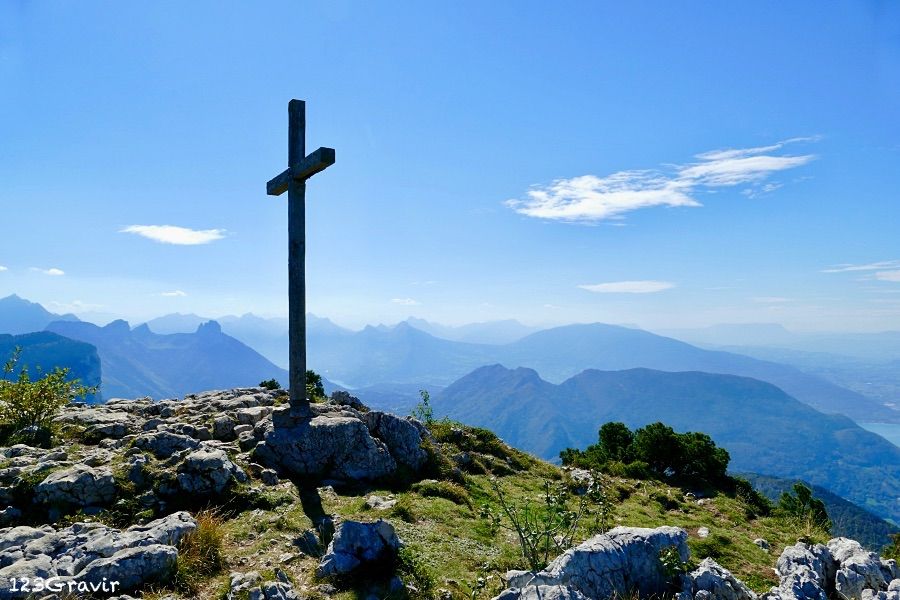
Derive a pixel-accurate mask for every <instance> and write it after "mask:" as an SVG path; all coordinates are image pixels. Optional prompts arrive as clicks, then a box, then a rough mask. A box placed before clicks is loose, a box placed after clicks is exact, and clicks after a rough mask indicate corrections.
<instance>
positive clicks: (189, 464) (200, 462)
mask: <svg viewBox="0 0 900 600" xmlns="http://www.w3.org/2000/svg"><path fill="white" fill-rule="evenodd" d="M176 481H177V482H178V488H179V490H181V491H183V492H186V493H188V494H200V495H202V496H211V495H215V494H221V493H222V492H224V491H225V489H226V488H227V487H228V486H229V485H231V484H232V483H233V482H239V483H244V482H246V481H247V474H246V473H244V471H243V469H241V468H240V467H239V466H237V465H236V464H234V463H233V462H231V459H230V458H228V454H227V453H226V452H225V451H224V450H219V449H205V448H204V449H201V450H197V451H195V452H191V453H190V454H188V455H187V456H186V457H185V458H184V461H183V462H182V463H181V464H180V465H179V466H178V476H177V479H176Z"/></svg>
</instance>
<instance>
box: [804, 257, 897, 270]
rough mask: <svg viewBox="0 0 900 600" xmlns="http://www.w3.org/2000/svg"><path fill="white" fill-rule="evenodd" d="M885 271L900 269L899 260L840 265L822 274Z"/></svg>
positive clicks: (833, 266)
mask: <svg viewBox="0 0 900 600" xmlns="http://www.w3.org/2000/svg"><path fill="white" fill-rule="evenodd" d="M885 269H900V260H882V261H879V262H873V263H868V264H863V265H852V264H846V263H845V264H840V265H832V266H830V267H828V268H827V269H823V270H822V272H823V273H848V272H853V271H881V270H885Z"/></svg>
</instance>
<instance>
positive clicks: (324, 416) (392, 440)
mask: <svg viewBox="0 0 900 600" xmlns="http://www.w3.org/2000/svg"><path fill="white" fill-rule="evenodd" d="M288 410H289V409H288V408H287V407H284V408H279V409H277V410H276V411H275V413H274V414H273V415H272V419H273V421H274V422H275V423H276V425H277V426H275V427H269V428H267V430H266V434H265V439H264V440H263V441H262V442H260V443H259V444H257V445H256V447H255V449H254V450H253V456H254V459H255V460H257V461H259V462H261V463H263V464H265V465H268V466H270V467H272V468H274V469H276V470H277V471H278V472H279V473H280V474H281V475H283V476H288V477H301V478H302V477H315V478H320V479H336V480H345V481H373V480H377V479H381V478H384V477H387V476H389V475H392V474H394V473H395V472H396V471H397V468H398V465H403V466H406V467H408V468H409V469H411V470H412V471H414V472H415V471H418V470H420V469H421V468H422V467H423V466H424V465H425V463H426V462H427V460H428V454H427V452H426V451H425V450H424V448H423V439H424V438H423V435H424V434H423V431H424V427H422V426H421V424H419V423H418V422H417V421H415V420H413V419H403V418H400V417H396V416H393V415H388V414H386V413H382V412H378V411H369V412H360V411H357V410H355V409H353V408H350V407H348V406H343V405H334V404H321V405H316V404H314V405H312V411H313V418H311V419H307V420H295V421H292V420H291V418H290V417H289V416H288Z"/></svg>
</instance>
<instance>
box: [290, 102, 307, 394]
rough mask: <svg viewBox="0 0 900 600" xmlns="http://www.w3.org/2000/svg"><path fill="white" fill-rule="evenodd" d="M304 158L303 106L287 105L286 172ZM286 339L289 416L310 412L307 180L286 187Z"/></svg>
mask: <svg viewBox="0 0 900 600" xmlns="http://www.w3.org/2000/svg"><path fill="white" fill-rule="evenodd" d="M305 157H306V103H305V102H303V101H302V100H291V101H290V102H289V103H288V168H290V169H292V168H294V167H295V166H296V165H297V164H298V163H299V162H300V161H301V160H303V159H304V158H305ZM288 299H289V302H288V339H289V340H290V349H289V354H288V363H289V364H288V368H289V370H290V388H289V389H290V403H291V411H292V412H296V411H299V412H309V399H308V398H307V397H306V180H297V179H294V178H293V177H292V178H291V180H290V182H289V183H288Z"/></svg>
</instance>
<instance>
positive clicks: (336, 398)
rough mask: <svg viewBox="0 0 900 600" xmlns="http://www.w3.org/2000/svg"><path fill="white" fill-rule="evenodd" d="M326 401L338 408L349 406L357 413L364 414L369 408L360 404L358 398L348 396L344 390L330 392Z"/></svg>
mask: <svg viewBox="0 0 900 600" xmlns="http://www.w3.org/2000/svg"><path fill="white" fill-rule="evenodd" d="M328 401H329V402H330V403H331V404H336V405H338V406H349V407H350V408H352V409H354V410H358V411H359V412H366V411H368V410H369V407H367V406H366V405H365V404H363V403H362V402H360V400H359V398H357V397H356V396H352V395H350V392H345V391H344V390H335V391H333V392H331V398H329V400H328Z"/></svg>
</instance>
